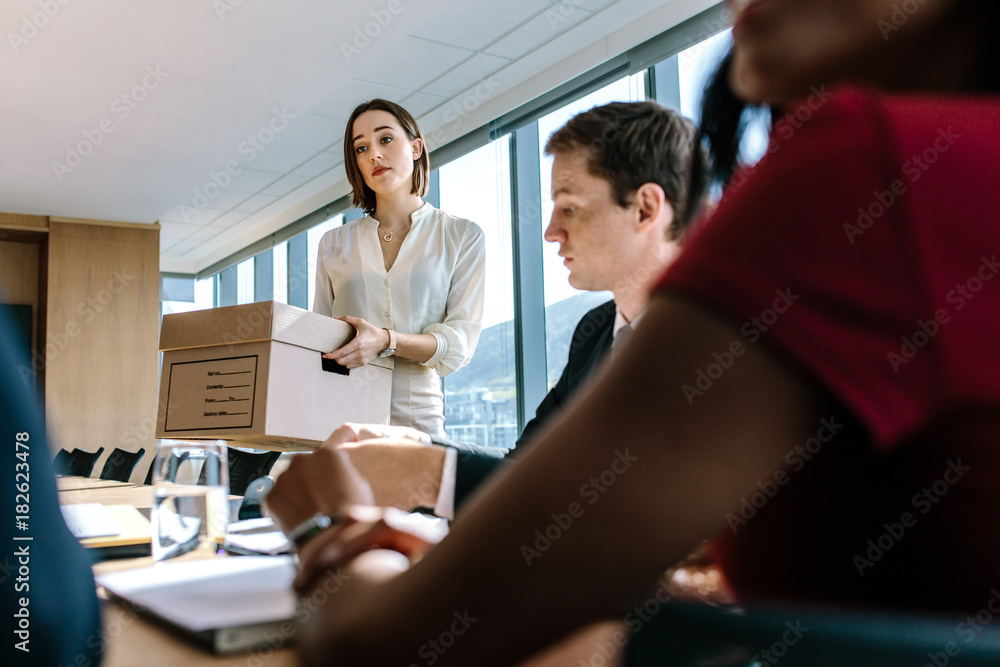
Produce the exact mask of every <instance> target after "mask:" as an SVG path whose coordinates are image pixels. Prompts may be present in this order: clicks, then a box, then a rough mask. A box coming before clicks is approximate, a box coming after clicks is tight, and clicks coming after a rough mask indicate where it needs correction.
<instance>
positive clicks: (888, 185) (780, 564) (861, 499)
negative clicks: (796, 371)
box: [657, 89, 1000, 610]
mask: <svg viewBox="0 0 1000 667" xmlns="http://www.w3.org/2000/svg"><path fill="white" fill-rule="evenodd" d="M810 104H811V105H812V106H809V105H806V104H804V105H802V106H801V107H800V108H798V109H797V110H796V112H795V113H793V114H790V115H789V116H788V117H786V119H785V120H782V121H780V122H779V123H777V124H776V125H775V131H774V137H773V138H772V142H771V145H770V147H769V149H768V154H767V156H766V157H765V158H764V160H763V161H762V162H761V163H760V164H759V165H757V166H756V167H755V168H751V169H749V170H747V172H746V173H744V174H741V175H737V177H736V179H735V181H734V185H733V186H732V187H731V188H730V190H728V191H727V193H726V195H725V196H724V197H723V200H722V202H721V203H720V205H719V207H718V209H717V211H716V212H715V214H714V215H713V217H712V218H711V219H709V220H708V221H706V223H705V224H704V225H702V227H701V229H700V230H699V231H698V232H697V233H696V234H695V236H694V238H692V239H691V241H690V242H689V243H688V245H687V247H686V249H685V251H684V252H683V253H682V255H681V257H680V258H678V260H677V262H676V263H675V264H674V265H673V266H672V267H671V268H670V269H669V270H668V272H667V273H666V275H665V276H664V277H663V279H662V281H661V282H660V284H659V285H658V287H657V289H658V290H662V291H668V292H672V293H678V294H683V295H686V296H687V297H690V298H691V299H693V300H694V301H696V302H698V303H700V304H702V305H704V306H705V307H707V308H709V309H711V310H712V311H714V312H716V313H719V314H721V315H723V316H724V317H726V318H728V319H730V320H731V321H732V322H733V323H734V324H735V325H736V326H737V327H739V328H740V331H741V334H742V336H743V337H744V342H745V343H747V344H753V343H755V342H757V339H758V338H759V339H760V341H761V342H762V344H766V345H769V346H770V347H771V348H772V349H775V350H777V351H778V352H779V354H781V355H782V356H783V357H785V358H786V359H787V360H788V361H789V362H790V363H791V364H793V365H795V366H797V367H799V368H800V369H802V370H803V371H804V372H805V374H806V375H808V376H809V377H810V378H811V379H812V380H813V381H815V383H816V384H817V385H818V386H819V387H820V388H821V389H822V391H824V392H826V393H828V394H829V395H831V396H832V397H833V398H834V399H835V402H836V403H838V404H839V405H840V406H842V408H839V409H838V411H837V412H836V414H835V415H832V416H833V417H835V419H834V421H835V423H841V424H848V427H847V428H844V429H839V433H838V435H837V437H836V438H834V439H833V440H832V441H830V442H829V443H828V444H827V443H824V442H821V440H824V439H827V438H825V437H823V436H826V435H827V434H828V432H829V431H828V430H822V429H823V425H821V424H817V432H818V435H819V436H821V437H820V438H818V439H817V440H816V441H814V442H811V443H803V447H804V448H805V449H804V450H802V451H793V452H790V453H789V456H788V457H786V463H787V464H788V467H787V468H786V469H785V471H784V473H785V474H787V475H788V476H787V477H782V476H779V477H778V478H776V479H772V480H761V484H760V485H759V486H760V487H761V488H762V491H761V495H760V496H758V497H752V496H748V497H747V499H746V500H747V503H746V504H741V506H742V510H743V511H742V513H741V514H737V513H736V512H735V511H734V513H733V514H732V515H730V516H729V517H728V520H729V521H728V522H729V526H730V528H729V529H727V530H725V531H724V532H723V534H722V535H721V536H720V537H719V539H718V540H717V541H716V547H717V554H718V556H719V558H720V560H721V563H722V565H723V568H724V570H725V572H726V574H727V575H728V576H729V578H730V580H731V582H732V583H733V585H734V587H735V588H736V589H737V590H738V591H739V592H741V593H743V594H746V595H755V596H767V597H793V598H796V599H812V600H814V601H815V600H832V601H833V600H835V601H840V602H850V603H866V602H868V603H875V604H879V605H885V604H890V605H905V606H910V607H931V608H945V607H950V608H964V609H971V610H976V609H979V608H981V607H983V606H984V605H985V604H986V602H987V601H988V600H989V599H990V596H991V588H992V587H994V586H996V585H997V583H998V582H1000V279H997V274H998V273H1000V214H998V208H1000V207H998V204H997V202H996V199H997V198H998V197H1000V181H998V177H997V174H998V169H1000V167H998V165H1000V99H997V98H958V97H941V98H930V97H926V96H925V97H903V96H886V95H882V94H874V93H872V92H867V91H859V90H856V89H843V90H839V91H837V92H836V93H835V94H834V95H833V96H832V97H830V98H829V99H823V98H822V97H820V96H816V97H814V98H813V99H812V100H810ZM782 294H783V295H784V297H782V296H781V295H782ZM789 303H790V304H791V305H787V304H789ZM776 306H777V307H776ZM781 310H784V311H785V312H783V313H782V312H780V311H781ZM754 318H756V319H754ZM768 482H771V484H769V483H768ZM775 489H777V491H776V492H775ZM768 491H770V492H771V493H770V494H769V493H768ZM755 495H756V494H755ZM769 495H770V496H773V497H768V496H769ZM756 505H760V507H757V506H756ZM869 540H870V541H871V542H869Z"/></svg>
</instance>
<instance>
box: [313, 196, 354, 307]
mask: <svg viewBox="0 0 1000 667" xmlns="http://www.w3.org/2000/svg"><path fill="white" fill-rule="evenodd" d="M342 224H344V216H343V215H335V216H333V217H332V218H330V219H329V220H326V221H324V222H321V223H319V224H318V225H316V226H315V227H313V228H311V229H310V230H309V231H308V232H306V238H307V239H308V248H309V249H308V250H307V252H306V257H307V258H308V260H309V266H308V268H307V269H306V272H305V276H303V279H304V280H305V281H306V282H307V284H308V285H309V305H308V306H306V307H307V308H308V309H310V310H311V309H312V306H313V301H314V300H315V299H316V254H317V253H318V252H319V242H320V240H321V239H322V238H323V235H324V234H326V233H327V232H328V231H330V230H331V229H333V228H334V227H340V226H341V225H342Z"/></svg>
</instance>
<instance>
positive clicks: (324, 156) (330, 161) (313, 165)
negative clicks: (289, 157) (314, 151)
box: [292, 151, 344, 178]
mask: <svg viewBox="0 0 1000 667" xmlns="http://www.w3.org/2000/svg"><path fill="white" fill-rule="evenodd" d="M343 161H344V158H343V157H341V156H337V155H335V154H333V153H330V152H328V151H324V152H322V153H320V154H319V155H317V156H316V157H314V158H313V159H311V160H309V162H306V163H305V164H304V165H302V166H301V167H299V168H298V169H296V170H295V171H293V172H292V173H293V174H297V175H299V176H305V177H307V178H315V177H316V176H319V175H320V174H323V173H326V172H327V171H329V170H331V169H333V168H334V167H335V166H337V165H338V164H340V163H341V162H343Z"/></svg>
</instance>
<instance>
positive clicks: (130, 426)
mask: <svg viewBox="0 0 1000 667" xmlns="http://www.w3.org/2000/svg"><path fill="white" fill-rule="evenodd" d="M159 295H160V289H159V230H158V229H157V228H148V229H143V228H138V227H107V226H98V225H89V224H88V225H81V224H71V223H61V222H55V221H52V222H51V223H50V228H49V254H48V304H47V314H48V319H47V331H48V335H47V339H48V353H47V358H46V368H45V376H46V377H45V399H46V416H47V418H48V424H49V433H50V439H51V442H52V446H53V448H54V449H58V448H59V447H63V448H66V449H72V448H74V447H80V448H83V449H87V450H90V451H94V450H96V449H97V448H98V447H104V453H103V454H102V456H101V458H100V459H99V460H98V461H97V463H96V465H95V467H94V473H93V474H94V475H95V476H96V475H97V474H98V473H99V472H100V470H101V469H102V467H103V466H104V461H105V460H106V459H107V456H108V454H109V453H110V452H111V451H112V450H113V449H114V448H115V447H116V446H117V447H121V448H122V449H128V450H132V451H135V450H137V449H139V448H140V447H144V448H145V449H146V455H145V456H144V457H143V459H142V460H141V461H140V463H139V465H137V466H136V470H135V471H134V472H133V475H132V480H133V481H142V480H143V478H144V477H145V472H146V469H147V468H148V466H149V462H150V461H151V460H152V456H153V452H154V449H155V442H156V440H155V438H154V431H155V421H156V401H157V375H158V370H159V369H158V365H159V353H158V351H157V347H158V345H157V341H158V333H159V312H160V305H159Z"/></svg>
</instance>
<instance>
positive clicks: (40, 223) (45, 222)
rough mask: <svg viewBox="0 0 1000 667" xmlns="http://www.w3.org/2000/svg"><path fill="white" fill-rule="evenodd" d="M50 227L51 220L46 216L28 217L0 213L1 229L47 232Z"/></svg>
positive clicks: (25, 215)
mask: <svg viewBox="0 0 1000 667" xmlns="http://www.w3.org/2000/svg"><path fill="white" fill-rule="evenodd" d="M48 227H49V219H48V218H46V217H45V216H44V215H27V214H25V213H4V212H2V211H0V228H2V229H27V230H45V229H48Z"/></svg>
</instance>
